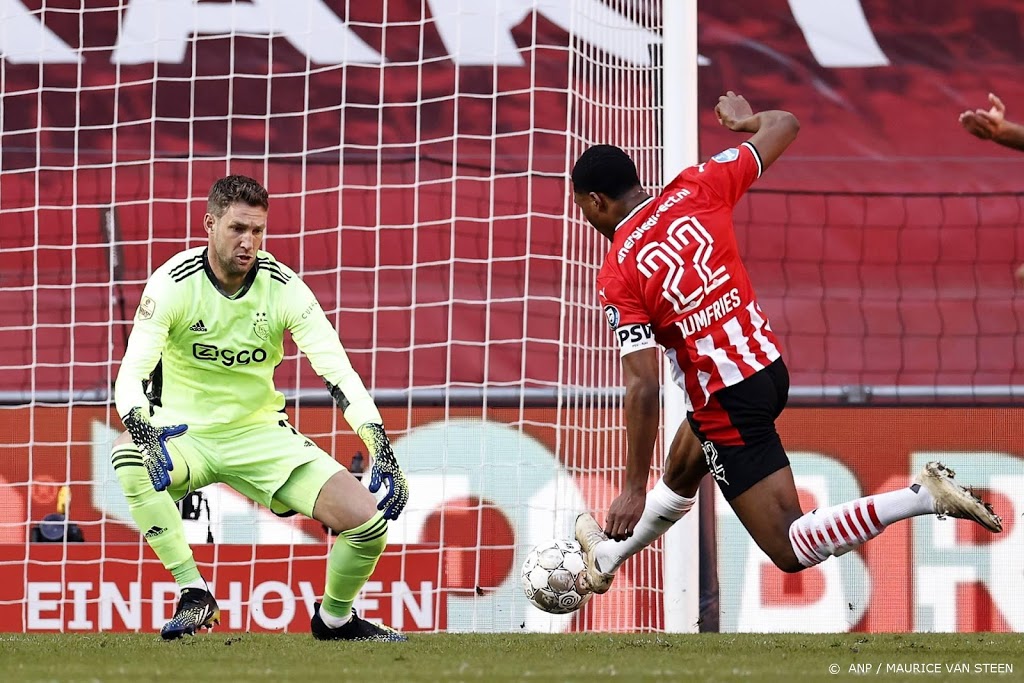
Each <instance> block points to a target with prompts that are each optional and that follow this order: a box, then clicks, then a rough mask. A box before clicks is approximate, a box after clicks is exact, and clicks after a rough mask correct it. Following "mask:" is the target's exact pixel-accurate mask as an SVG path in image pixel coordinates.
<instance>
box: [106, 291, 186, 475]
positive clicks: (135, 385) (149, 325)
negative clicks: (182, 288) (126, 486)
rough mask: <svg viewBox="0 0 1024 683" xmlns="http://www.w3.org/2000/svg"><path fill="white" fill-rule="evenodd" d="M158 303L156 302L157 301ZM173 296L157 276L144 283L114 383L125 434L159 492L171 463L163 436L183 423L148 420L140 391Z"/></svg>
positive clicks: (156, 356) (158, 349) (158, 350)
mask: <svg viewBox="0 0 1024 683" xmlns="http://www.w3.org/2000/svg"><path fill="white" fill-rule="evenodd" d="M158 302H159V303H158ZM172 302H173V295H171V294H170V293H168V292H167V290H166V289H165V288H164V287H162V281H161V279H160V278H159V277H154V278H152V279H151V280H150V282H149V284H148V285H147V286H146V291H145V292H144V293H143V297H142V303H141V304H139V308H138V310H137V311H136V313H135V320H134V325H133V327H132V331H131V334H130V335H129V336H128V346H127V348H126V349H125V352H124V357H123V358H122V359H121V367H120V368H119V369H118V372H117V380H116V381H115V382H114V404H115V406H116V408H117V414H118V415H120V416H121V422H122V423H123V424H124V427H125V429H126V430H127V431H128V435H129V436H130V437H131V439H132V443H134V444H135V445H136V446H137V447H138V449H139V452H140V453H142V462H143V465H144V466H145V468H146V472H147V473H148V474H149V480H150V481H151V482H152V483H153V488H155V489H156V490H157V491H163V490H164V489H166V488H167V487H168V486H170V485H171V475H170V471H171V470H173V469H174V463H173V462H172V461H171V456H170V454H169V453H168V452H167V445H166V443H167V439H170V438H173V437H175V436H178V435H180V434H184V433H185V430H186V429H188V427H187V426H186V425H173V426H169V427H156V426H154V425H153V424H152V423H151V422H150V421H149V399H148V398H146V393H145V392H144V391H143V390H142V383H143V380H146V379H148V378H149V376H150V374H151V373H152V372H153V368H155V367H156V364H157V362H158V361H159V360H160V356H161V354H162V353H163V349H164V345H165V343H166V342H167V334H168V329H169V327H170V321H171V320H172V319H173V317H174V313H173V310H174V306H173V303H172Z"/></svg>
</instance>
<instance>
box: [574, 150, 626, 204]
mask: <svg viewBox="0 0 1024 683" xmlns="http://www.w3.org/2000/svg"><path fill="white" fill-rule="evenodd" d="M639 184H640V177H639V176H638V175H637V172H636V164H634V163H633V160H632V159H630V158H629V155H628V154H626V153H625V152H623V151H622V150H621V149H619V148H618V147H616V146H615V145H594V146H593V147H591V148H590V149H588V150H587V151H586V152H584V153H583V154H581V155H580V158H579V159H577V160H576V165H575V166H573V167H572V186H573V190H575V191H576V192H582V193H584V194H587V193H590V192H600V193H601V194H605V195H608V196H609V197H611V198H612V199H619V198H620V197H622V196H623V195H625V194H626V193H627V192H629V191H630V190H632V189H633V188H634V187H636V186H638V185H639Z"/></svg>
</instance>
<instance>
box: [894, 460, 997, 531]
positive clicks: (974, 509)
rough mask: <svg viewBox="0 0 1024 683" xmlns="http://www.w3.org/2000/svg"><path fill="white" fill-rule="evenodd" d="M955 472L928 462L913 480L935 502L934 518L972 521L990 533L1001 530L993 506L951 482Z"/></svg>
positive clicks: (970, 491) (939, 464) (938, 463)
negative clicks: (929, 494) (935, 516)
mask: <svg viewBox="0 0 1024 683" xmlns="http://www.w3.org/2000/svg"><path fill="white" fill-rule="evenodd" d="M955 474H956V473H955V472H953V470H951V469H949V468H948V467H946V466H945V465H943V464H942V463H941V462H930V463H927V464H926V465H925V466H924V469H922V470H921V472H920V474H918V475H917V477H915V478H914V483H915V484H920V485H921V486H924V487H925V488H926V489H928V491H929V492H930V493H931V494H932V498H934V499H935V514H937V515H938V516H939V519H942V518H943V517H955V518H956V519H972V520H974V521H975V522H977V523H978V524H980V525H981V526H983V527H985V528H986V529H988V530H989V531H991V532H993V533H999V532H1000V531H1002V530H1003V520H1002V519H1001V518H1000V517H999V515H997V514H996V513H995V511H994V510H993V509H992V506H991V505H989V504H988V503H986V502H985V501H983V500H982V499H981V498H978V497H977V496H976V495H974V492H973V491H972V490H971V489H970V488H969V487H967V488H965V487H963V486H959V485H958V484H956V483H955V482H954V481H953V477H954V476H955Z"/></svg>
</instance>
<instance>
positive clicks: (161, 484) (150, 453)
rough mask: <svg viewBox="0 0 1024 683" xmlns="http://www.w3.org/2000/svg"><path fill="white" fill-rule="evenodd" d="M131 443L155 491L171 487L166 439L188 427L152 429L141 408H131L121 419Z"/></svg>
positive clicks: (171, 464)
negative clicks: (138, 451) (135, 448)
mask: <svg viewBox="0 0 1024 683" xmlns="http://www.w3.org/2000/svg"><path fill="white" fill-rule="evenodd" d="M121 422H123V423H124V426H125V429H127V430H128V434H129V435H130V436H131V437H132V442H133V443H134V444H135V445H136V446H137V447H138V449H139V450H140V451H141V452H142V464H143V465H144V466H145V468H146V472H147V473H148V474H149V481H150V482H152V484H153V488H154V489H156V490H157V491H163V490H164V489H166V488H167V487H168V486H170V485H171V475H170V471H171V470H173V469H174V463H173V462H172V461H171V454H170V453H168V452H167V439H171V438H173V437H175V436H178V435H180V434H184V433H185V430H187V429H188V425H174V426H173V427H154V426H153V423H152V422H150V421H149V417H148V416H147V415H146V414H145V413H144V412H142V408H139V407H135V408H132V409H131V410H130V411H129V412H128V414H127V415H125V416H124V417H122V418H121Z"/></svg>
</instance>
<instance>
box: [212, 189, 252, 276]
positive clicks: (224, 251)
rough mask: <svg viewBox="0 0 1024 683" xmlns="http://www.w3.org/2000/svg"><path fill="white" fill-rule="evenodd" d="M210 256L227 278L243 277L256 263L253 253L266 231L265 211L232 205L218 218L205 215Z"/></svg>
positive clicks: (246, 205) (240, 203) (244, 205)
mask: <svg viewBox="0 0 1024 683" xmlns="http://www.w3.org/2000/svg"><path fill="white" fill-rule="evenodd" d="M205 223H206V232H207V233H209V235H210V255H211V257H212V258H213V259H215V260H216V262H217V265H218V266H219V270H220V271H221V272H222V273H224V274H225V275H227V276H228V277H232V276H234V277H237V276H243V277H244V276H245V274H246V273H248V272H249V269H251V268H252V266H253V264H254V263H256V252H257V251H259V249H260V246H261V245H262V244H263V234H264V233H265V232H266V229H267V210H266V209H264V208H263V207H262V206H249V205H248V204H245V203H242V202H236V203H234V204H232V205H231V206H229V207H228V209H227V211H225V212H224V215H223V216H221V217H219V218H218V217H216V216H214V215H213V214H209V213H208V214H206V217H205Z"/></svg>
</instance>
